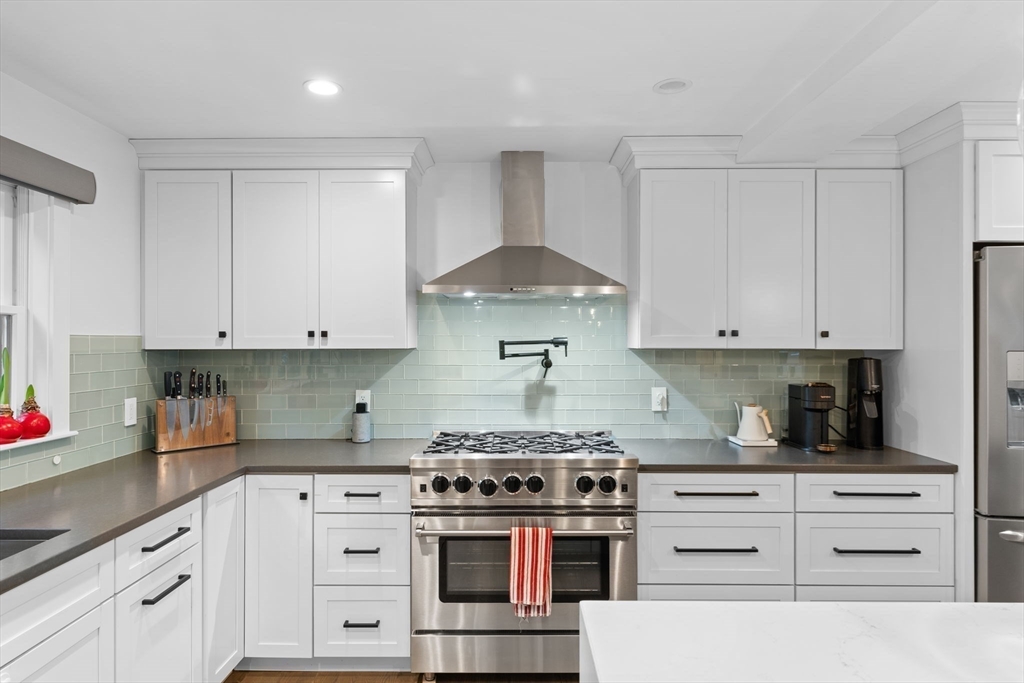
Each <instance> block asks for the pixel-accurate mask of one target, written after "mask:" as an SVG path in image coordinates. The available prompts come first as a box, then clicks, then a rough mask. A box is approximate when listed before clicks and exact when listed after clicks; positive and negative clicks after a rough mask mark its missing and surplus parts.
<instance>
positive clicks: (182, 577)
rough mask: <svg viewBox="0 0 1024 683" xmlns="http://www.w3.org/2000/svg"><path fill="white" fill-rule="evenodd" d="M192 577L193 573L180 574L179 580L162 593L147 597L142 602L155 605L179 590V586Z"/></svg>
mask: <svg viewBox="0 0 1024 683" xmlns="http://www.w3.org/2000/svg"><path fill="white" fill-rule="evenodd" d="M191 578H192V575H191V574H178V580H177V581H175V582H174V583H172V584H171V585H170V586H168V587H167V588H166V589H165V590H164V591H163V592H162V593H160V595H158V596H156V597H155V598H146V599H145V600H143V601H142V604H143V605H155V604H156V603H158V602H160V601H161V600H163V599H164V598H166V597H167V596H168V595H170V594H171V593H173V592H174V591H176V590H178V588H179V587H180V586H181V585H182V584H183V583H185V582H186V581H188V580H189V579H191Z"/></svg>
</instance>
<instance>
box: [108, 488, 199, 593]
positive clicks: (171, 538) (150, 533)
mask: <svg viewBox="0 0 1024 683" xmlns="http://www.w3.org/2000/svg"><path fill="white" fill-rule="evenodd" d="M202 510H203V501H202V499H201V498H196V499H195V500H192V501H189V502H188V503H185V504H184V505H182V506H181V507H179V508H177V509H176V510H171V511H170V512H168V513H166V514H163V515H160V516H159V517H157V518H156V519H154V520H150V521H149V522H146V523H145V524H143V525H142V526H140V527H138V528H136V529H132V530H131V531H129V532H128V533H126V534H123V535H121V536H119V537H118V538H116V539H115V540H114V549H115V553H116V557H115V560H114V576H115V584H116V586H117V588H116V590H117V591H118V592H120V591H122V590H124V589H125V588H127V587H128V586H130V585H132V584H133V583H135V582H136V581H138V580H139V579H141V578H142V577H143V576H145V575H146V574H148V573H149V572H151V571H153V570H154V569H156V568H157V567H159V566H161V565H162V564H164V563H165V562H167V561H168V560H170V559H172V558H173V557H175V556H176V555H178V554H179V553H180V552H181V551H183V550H186V549H188V548H191V547H192V546H194V545H195V544H196V543H198V542H199V541H200V540H202V538H203V523H202V520H203V512H202Z"/></svg>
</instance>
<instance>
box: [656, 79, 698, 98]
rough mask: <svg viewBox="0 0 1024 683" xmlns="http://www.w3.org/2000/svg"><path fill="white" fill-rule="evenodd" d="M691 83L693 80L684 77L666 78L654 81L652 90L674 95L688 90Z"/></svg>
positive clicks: (661, 93)
mask: <svg viewBox="0 0 1024 683" xmlns="http://www.w3.org/2000/svg"><path fill="white" fill-rule="evenodd" d="M692 85H693V81H688V80H686V79H685V78H666V79H665V80H663V81H658V82H657V83H655V84H654V88H653V90H654V92H656V93H658V94H659V95H675V94H676V93H680V92H683V91H684V90H689V89H690V87H691V86H692Z"/></svg>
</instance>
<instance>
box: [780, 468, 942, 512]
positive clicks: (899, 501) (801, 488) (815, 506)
mask: <svg viewBox="0 0 1024 683" xmlns="http://www.w3.org/2000/svg"><path fill="white" fill-rule="evenodd" d="M796 509H797V512H953V475H952V474H798V475H796Z"/></svg>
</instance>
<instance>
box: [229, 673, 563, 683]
mask: <svg viewBox="0 0 1024 683" xmlns="http://www.w3.org/2000/svg"><path fill="white" fill-rule="evenodd" d="M577 681H579V676H577V675H575V674H553V675H527V674H523V675H511V674H438V675H437V683H576V682H577ZM225 683H421V681H420V675H419V674H411V673H396V672H390V671H381V672H376V671H374V672H369V671H353V672H334V671H330V672H324V671H321V672H292V671H235V672H233V673H232V674H231V675H230V676H228V679H227V681H225Z"/></svg>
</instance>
